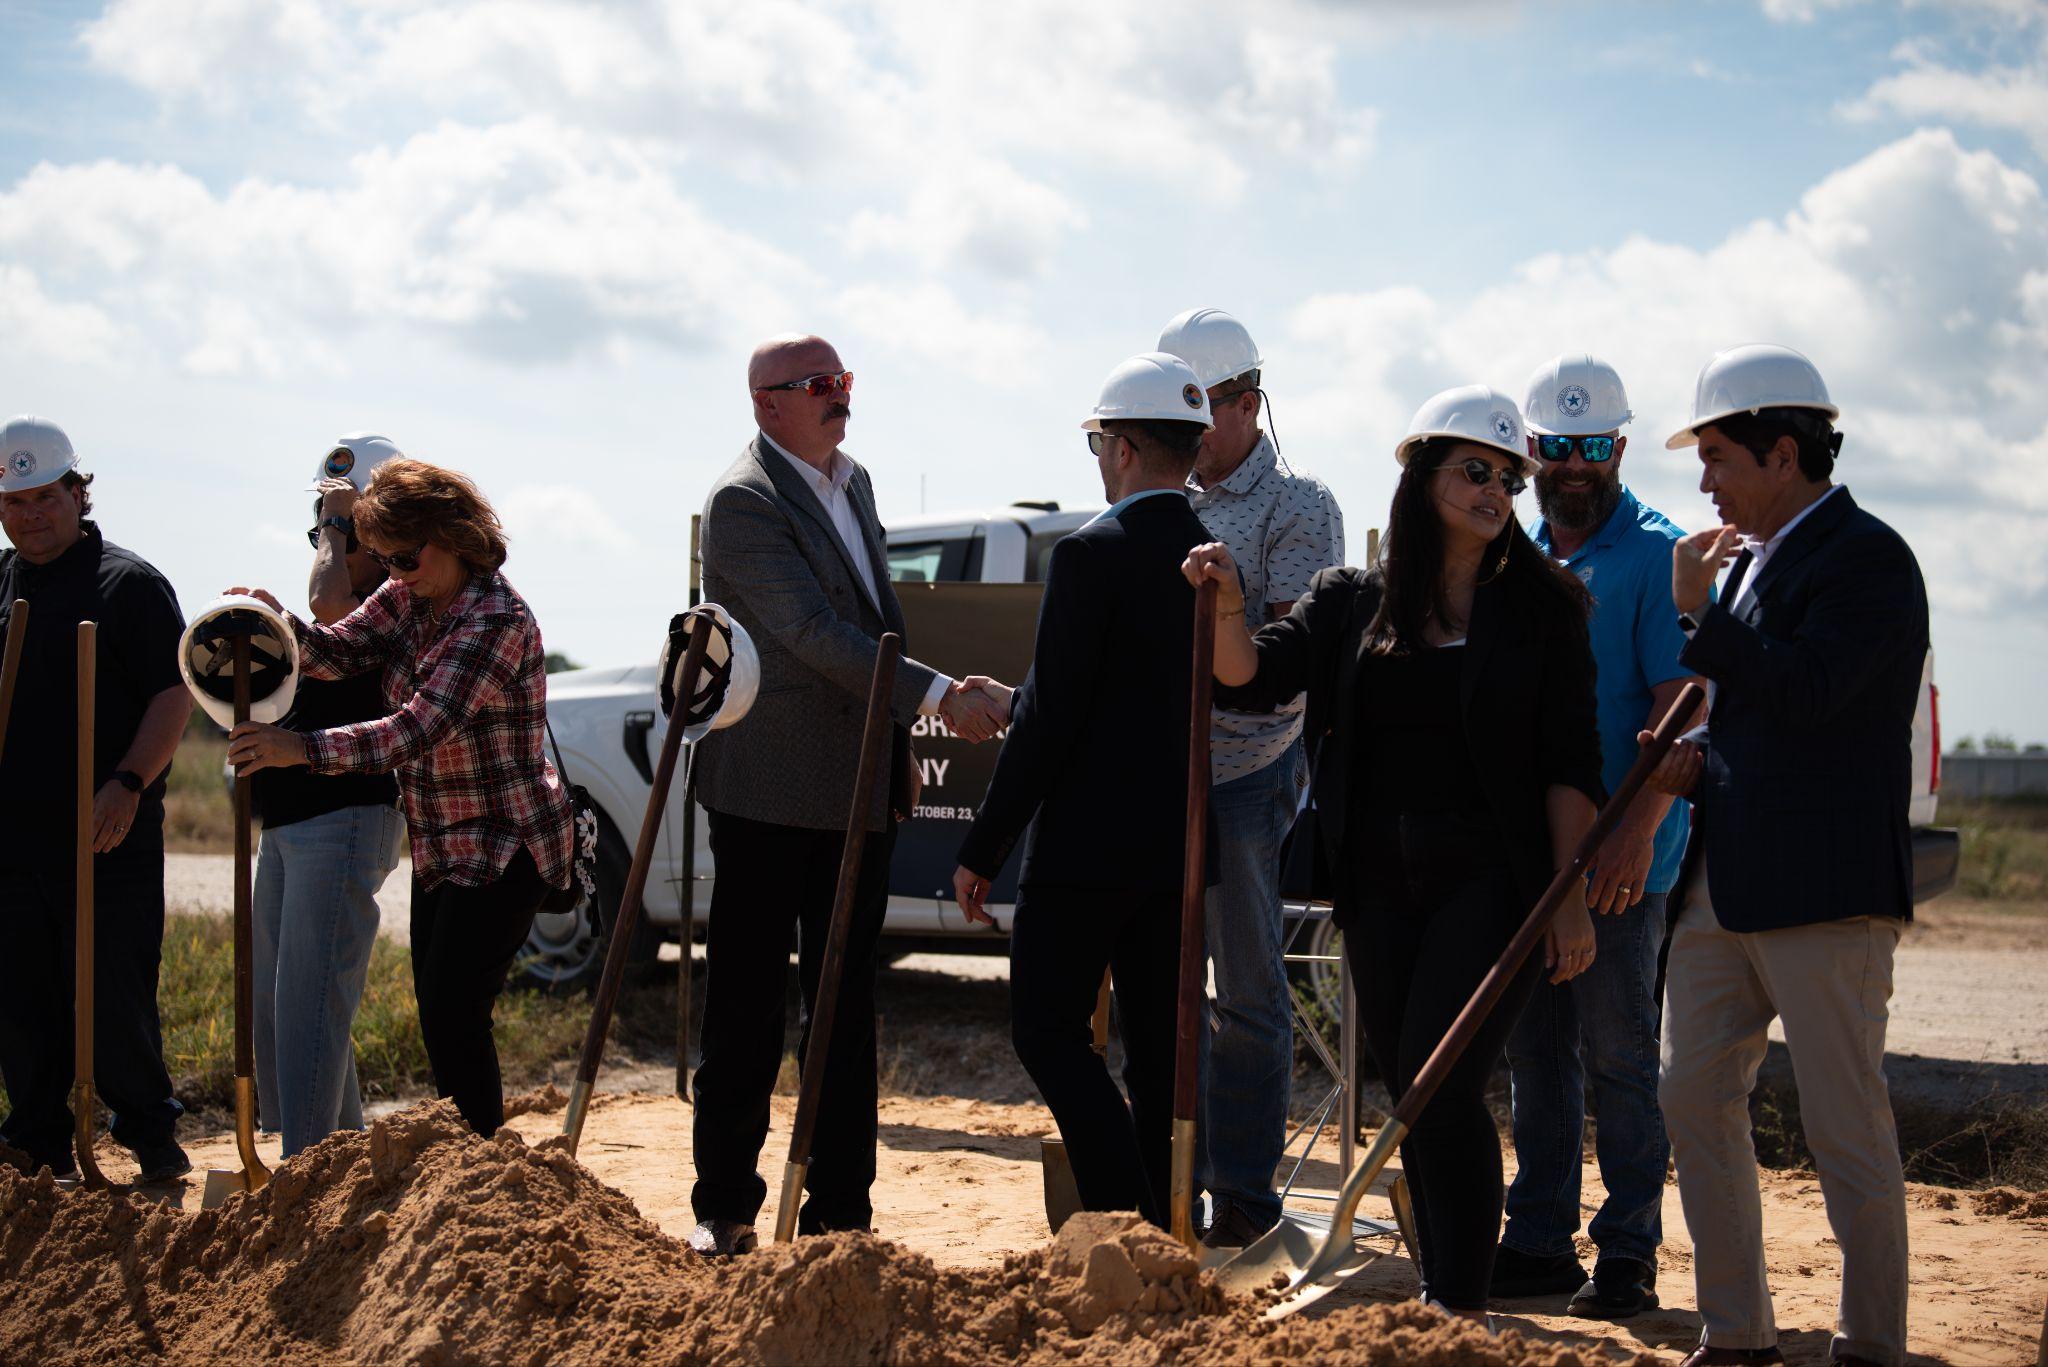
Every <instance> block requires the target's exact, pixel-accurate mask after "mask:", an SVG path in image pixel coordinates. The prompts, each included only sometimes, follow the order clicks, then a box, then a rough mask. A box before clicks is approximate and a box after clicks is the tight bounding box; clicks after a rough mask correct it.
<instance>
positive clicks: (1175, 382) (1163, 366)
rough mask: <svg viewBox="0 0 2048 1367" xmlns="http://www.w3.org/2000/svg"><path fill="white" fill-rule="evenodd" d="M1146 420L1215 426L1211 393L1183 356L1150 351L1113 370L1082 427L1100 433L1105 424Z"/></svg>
mask: <svg viewBox="0 0 2048 1367" xmlns="http://www.w3.org/2000/svg"><path fill="white" fill-rule="evenodd" d="M1146 420H1152V421H1166V422H1198V423H1200V424H1201V425H1202V426H1204V427H1214V426H1215V425H1216V420H1215V419H1214V418H1213V417H1211V416H1210V415H1209V393H1208V391H1207V390H1205V389H1203V388H1202V385H1201V382H1200V381H1199V380H1197V379H1196V378H1195V372H1194V371H1193V370H1192V369H1190V368H1189V366H1188V363H1187V362H1186V361H1183V360H1182V359H1181V358H1180V357H1178V356H1171V355H1168V354H1167V353H1166V352H1163V351H1147V352H1142V353H1140V354H1139V355H1136V356H1133V357H1131V359H1130V360H1128V361H1125V362H1124V363H1123V364H1122V365H1120V366H1118V367H1117V368H1116V369H1115V370H1112V371H1110V372H1109V378H1108V379H1106V380H1104V381H1103V382H1102V395H1101V397H1100V398H1098V399H1096V400H1095V411H1094V412H1092V413H1090V414H1089V415H1088V418H1087V421H1085V422H1083V423H1082V424H1081V426H1082V427H1084V428H1086V429H1087V430H1088V431H1090V432H1100V431H1101V430H1102V424H1104V423H1106V422H1139V421H1146Z"/></svg>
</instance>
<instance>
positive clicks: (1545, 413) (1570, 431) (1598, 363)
mask: <svg viewBox="0 0 2048 1367" xmlns="http://www.w3.org/2000/svg"><path fill="white" fill-rule="evenodd" d="M1634 416H1635V413H1634V412H1633V411H1632V410H1631V409H1630V408H1629V406H1628V391H1627V390H1625V389H1623V388H1622V387H1621V376H1619V375H1617V374H1616V373H1615V371H1614V367H1613V366H1611V365H1609V364H1607V362H1605V361H1603V360H1601V359H1600V358H1599V357H1598V356H1588V355H1586V354H1585V353H1584V352H1577V353H1573V354H1567V355H1564V356H1554V357H1552V358H1551V359H1550V360H1548V361H1545V362H1544V363H1543V364H1542V365H1540V366H1538V367H1536V373H1535V374H1534V375H1531V376H1530V377H1529V397H1528V398H1527V399H1525V400H1523V401H1522V420H1523V421H1524V422H1526V423H1527V424H1528V425H1529V431H1530V432H1531V433H1533V434H1534V435H1536V436H1539V437H1593V436H1598V435H1599V434H1600V433H1602V432H1612V431H1613V430H1614V429H1615V428H1617V427H1619V426H1621V425H1622V424H1623V423H1625V422H1627V421H1628V420H1629V419H1630V418H1633V417H1634Z"/></svg>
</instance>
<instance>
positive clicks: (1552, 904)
mask: <svg viewBox="0 0 2048 1367" xmlns="http://www.w3.org/2000/svg"><path fill="white" fill-rule="evenodd" d="M1705 697H1706V694H1705V692H1704V691H1703V690H1702V689H1701V688H1700V686H1699V685H1698V684H1691V683H1689V684H1687V685H1686V686H1685V687H1684V688H1683V689H1682V690H1680V692H1679V695H1678V701H1676V702H1674V703H1673V704H1672V705H1671V710H1670V711H1669V712H1666V713H1665V714H1664V719H1663V721H1661V722H1659V723H1658V725H1657V731H1656V734H1655V735H1654V736H1653V737H1652V738H1651V740H1650V743H1649V744H1648V745H1646V746H1644V747H1643V750H1642V753H1641V754H1639V755H1637V756H1636V761H1635V763H1634V764H1633V765H1632V766H1630V768H1629V771H1628V776H1627V777H1626V778H1624V779H1622V781H1621V785H1620V786H1619V787H1618V788H1616V789H1615V790H1614V795H1613V797H1612V798H1610V799H1609V800H1608V803H1607V805H1606V806H1605V807H1603V808H1601V809H1600V814H1599V815H1598V816H1596V817H1595V818H1594V819H1593V824H1592V826H1591V827H1589V828H1588V829H1587V831H1586V834H1585V835H1584V836H1583V837H1582V838H1581V839H1580V841H1579V844H1578V848H1577V849H1576V850H1574V851H1573V852H1572V857H1571V860H1570V862H1569V863H1567V864H1566V865H1565V866H1564V867H1563V868H1561V869H1559V870H1558V871H1557V875H1556V876H1555V877H1554V878H1552V879H1551V880H1550V887H1549V888H1548V889H1547V890H1546V891H1545V892H1544V894H1543V897H1542V899H1541V900H1539V901H1538V902H1537V903H1536V906H1535V909H1534V910H1532V911H1531V912H1530V913H1529V916H1528V919H1527V920H1525V921H1523V922H1522V928H1521V929H1520V930H1518V931H1516V932H1515V938H1514V939H1512V940H1510V941H1509V942H1508V947H1507V948H1506V949H1504V950H1502V951H1501V955H1500V958H1499V959H1498V960H1496V961H1495V963H1494V965H1493V967H1492V969H1491V970H1489V971H1488V972H1487V975H1486V977H1485V979H1484V980H1483V981H1482V982H1481V983H1480V984H1479V988H1478V990H1477V991H1475V992H1474V993H1473V994H1472V998H1471V1000H1470V1001H1468V1002H1466V1003H1465V1009H1464V1010H1463V1011H1460V1012H1459V1013H1458V1018H1457V1019H1456V1020H1455V1021H1453V1022H1452V1023H1451V1028H1450V1029H1449V1030H1448V1031H1446V1032H1445V1034H1444V1037H1443V1038H1442V1039H1441V1040H1439V1041H1438V1042H1437V1046H1436V1048H1435V1050H1434V1051H1432V1052H1431V1054H1430V1056H1429V1060H1428V1062H1426V1063H1424V1064H1423V1065H1422V1071H1421V1072H1420V1073H1418V1074H1416V1077H1415V1082H1414V1084H1413V1085H1412V1086H1410V1087H1409V1088H1408V1090H1407V1091H1406V1092H1404V1093H1403V1094H1402V1096H1401V1100H1400V1103H1399V1104H1398V1105H1396V1106H1395V1107H1394V1113H1393V1114H1392V1115H1391V1116H1389V1117H1388V1118H1387V1123H1386V1125H1385V1126H1384V1127H1383V1128H1382V1129H1381V1130H1380V1132H1379V1133H1378V1134H1377V1135H1375V1136H1374V1137H1373V1141H1372V1146H1371V1147H1370V1148H1368V1149H1367V1150H1366V1153H1365V1157H1364V1158H1363V1159H1361V1160H1360V1161H1359V1164H1358V1166H1357V1167H1356V1168H1354V1169H1352V1171H1351V1175H1350V1176H1349V1177H1347V1178H1346V1179H1345V1180H1344V1188H1343V1190H1342V1191H1341V1192H1340V1193H1338V1197H1337V1207H1336V1210H1335V1211H1334V1212H1333V1213H1332V1216H1331V1219H1330V1228H1329V1231H1328V1232H1327V1233H1326V1234H1324V1235H1323V1236H1322V1238H1321V1239H1320V1240H1317V1239H1316V1238H1315V1236H1314V1235H1312V1234H1310V1233H1309V1232H1308V1231H1306V1230H1304V1229H1303V1228H1301V1227H1300V1226H1299V1225H1297V1224H1295V1223H1294V1222H1292V1221H1290V1220H1286V1219H1282V1220H1281V1222H1280V1223H1279V1224H1278V1225H1276V1226H1274V1227H1273V1228H1272V1229H1271V1230H1269V1231H1267V1232H1266V1233H1265V1234H1263V1235H1261V1236H1260V1237H1259V1238H1258V1239H1256V1240H1254V1241H1253V1242H1252V1243H1250V1244H1248V1245H1246V1247H1245V1249H1244V1251H1243V1252H1241V1253H1239V1254H1238V1255H1237V1256H1236V1257H1234V1258H1232V1259H1230V1260H1229V1261H1228V1262H1226V1263H1223V1264H1222V1265H1221V1266H1219V1267H1218V1268H1217V1269H1216V1279H1217V1280H1218V1281H1219V1282H1221V1283H1222V1284H1223V1285H1224V1286H1225V1287H1226V1288H1228V1289H1229V1290H1232V1291H1236V1292H1239V1293H1241V1294H1245V1295H1258V1294H1261V1293H1263V1292H1265V1291H1268V1290H1270V1289H1271V1288H1272V1287H1273V1285H1274V1279H1275V1278H1276V1277H1279V1278H1283V1279H1284V1280H1285V1283H1286V1291H1285V1294H1284V1295H1283V1296H1282V1297H1281V1299H1280V1300H1278V1301H1277V1302H1275V1303H1274V1304H1273V1305H1272V1306H1271V1307H1270V1308H1269V1309H1268V1310H1267V1311H1266V1318H1268V1319H1280V1318H1282V1317H1284V1316H1287V1315H1291V1314H1293V1313H1294V1312H1295V1311H1297V1310H1300V1309H1301V1308H1302V1307H1304V1306H1307V1305H1310V1304H1312V1303H1314V1302H1315V1301H1318V1300H1320V1299H1322V1298H1323V1297H1324V1296H1326V1295H1328V1294H1329V1293H1330V1292H1332V1291H1334V1290H1336V1289H1337V1288H1338V1287H1339V1286H1342V1285H1343V1284H1344V1283H1345V1282H1346V1281H1348V1280H1349V1279H1350V1278H1351V1277H1353V1276H1356V1275H1357V1274H1358V1272H1359V1271H1360V1270H1361V1269H1362V1268H1364V1266H1365V1265H1366V1263H1368V1262H1370V1261H1371V1259H1372V1256H1373V1255H1372V1254H1371V1253H1370V1252H1367V1251H1364V1250H1361V1249H1360V1248H1359V1247H1358V1244H1357V1241H1356V1240H1355V1239H1354V1238H1353V1235H1352V1217H1353V1216H1354V1215H1355V1214H1356V1213H1357V1211H1358V1203H1359V1202H1360V1201H1361V1200H1363V1199H1364V1197H1365V1193H1366V1189H1367V1188H1368V1187H1369V1186H1371V1185H1372V1182H1373V1179H1374V1178H1375V1177H1377V1176H1378V1175H1379V1174H1380V1171H1381V1170H1382V1169H1383V1168H1385V1167H1386V1166H1387V1163H1388V1162H1389V1161H1390V1160H1391V1159H1392V1158H1393V1156H1394V1152H1395V1150H1397V1149H1399V1148H1400V1146H1401V1141H1402V1140H1403V1139H1405V1138H1407V1136H1408V1132H1409V1130H1410V1129H1412V1128H1413V1127H1414V1125H1415V1121H1416V1117H1418V1116H1419V1115H1421V1113H1422V1109H1423V1108H1424V1107H1425V1106H1427V1105H1428V1104H1429V1100H1430V1098H1431V1097H1432V1096H1434V1095H1435V1094H1436V1089H1437V1088H1438V1087H1439V1086H1440V1085H1442V1083H1443V1080H1444V1075H1445V1074H1446V1073H1448V1072H1450V1070H1451V1067H1452V1065H1454V1064H1455V1063H1457V1061H1458V1057H1459V1055H1461V1054H1463V1053H1464V1052H1465V1048H1466V1046H1467V1045H1469V1044H1470V1043H1471V1042H1472V1036H1473V1035H1474V1034H1476V1033H1477V1032H1478V1030H1479V1027H1480V1025H1481V1024H1482V1023H1483V1022H1484V1021H1485V1020H1486V1017H1487V1016H1488V1015H1489V1014H1491V1013H1492V1011H1493V1008H1494V1006H1495V1004H1496V1003H1498V1002H1499V1001H1500V998H1501V995H1502V994H1503V993H1505V992H1506V991H1507V989H1508V984H1509V982H1510V981H1511V980H1512V979H1513V978H1514V976H1515V973H1516V972H1517V971H1518V970H1519V969H1520V968H1521V966H1522V963H1523V961H1524V960H1526V959H1527V958H1528V957H1529V955H1530V953H1531V952H1532V951H1533V950H1534V949H1535V948H1536V942H1537V941H1538V940H1540V939H1542V938H1543V932H1544V931H1546V930H1547V929H1549V927H1550V921H1551V918H1552V917H1553V916H1554V915H1556V914H1557V909H1558V907H1560V906H1562V905H1563V903H1564V899H1565V897H1566V895H1567V894H1568V893H1569V892H1570V890H1571V887H1572V884H1573V882H1574V881H1575V880H1577V879H1579V878H1582V877H1583V876H1584V875H1585V871H1586V865H1587V864H1588V863H1589V862H1591V860H1592V858H1593V855H1594V854H1595V853H1596V852H1597V851H1598V850H1599V848H1600V845H1601V842H1603V841H1604V840H1606V838H1607V834H1608V832H1609V831H1611V830H1613V829H1614V827H1615V826H1616V825H1617V824H1618V823H1619V822H1620V820H1621V818H1622V816H1623V815H1624V814H1626V813H1627V811H1628V808H1629V806H1630V804H1631V803H1632V802H1634V800H1635V797H1636V794H1637V792H1639V791H1640V790H1641V789H1642V786H1643V784H1644V783H1645V782H1646V781H1648V779H1649V777H1650V774H1651V773H1652V772H1653V771H1654V770H1655V769H1656V767H1657V765H1658V764H1659V763H1660V762H1662V760H1663V759H1664V756H1665V755H1666V754H1667V753H1668V752H1669V751H1670V749H1671V746H1672V744H1673V743H1674V742H1675V741H1677V739H1678V736H1679V733H1680V732H1681V731H1682V730H1683V729H1684V728H1685V726H1686V725H1687V724H1688V723H1689V722H1690V721H1691V719H1692V717H1693V714H1694V713H1695V712H1696V711H1698V709H1699V705H1700V703H1701V701H1702V700H1703V699H1704V698H1705Z"/></svg>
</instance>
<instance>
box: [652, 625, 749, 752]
mask: <svg viewBox="0 0 2048 1367" xmlns="http://www.w3.org/2000/svg"><path fill="white" fill-rule="evenodd" d="M700 616H702V617H708V618H709V619H710V620H711V637H710V639H709V640H707V641H706V642H705V643H704V663H703V665H702V666H701V667H699V669H698V671H697V679H696V683H695V685H694V686H693V687H690V688H689V696H688V698H687V699H686V701H685V704H684V709H683V739H684V740H687V741H700V740H702V739H704V737H706V736H708V735H710V734H711V733H712V732H713V731H723V730H724V729H725V728H726V727H728V726H731V725H733V724H734V723H736V722H738V721H739V720H740V719H741V718H742V717H744V716H746V715H747V711H748V709H750V708H751V707H753V705H754V696H755V695H756V694H758V693H759V692H760V691H761V654H760V652H759V651H757V650H756V649H755V648H754V638H753V637H751V636H749V635H747V629H746V628H745V627H743V626H741V625H740V624H739V623H738V622H735V621H734V620H733V617H732V614H731V613H729V612H727V611H726V610H725V609H724V608H722V607H720V606H719V605H718V604H716V603H700V604H698V605H697V606H696V607H694V608H691V609H690V610H689V611H688V612H679V613H677V614H676V615H675V616H674V617H672V618H670V619H669V624H668V636H667V637H666V638H665V639H664V640H663V641H662V643H661V663H660V665H659V666H658V667H657V672H656V677H657V678H658V679H659V680H660V695H661V714H662V715H663V716H665V717H670V718H673V717H674V715H675V710H676V696H677V694H679V693H681V692H682V691H683V690H684V688H685V687H686V686H687V684H686V681H685V680H683V679H682V678H680V677H679V676H680V675H681V674H682V670H683V654H684V652H685V651H687V650H688V649H689V648H690V628H691V627H693V626H694V625H695V624H696V619H697V618H698V617H700Z"/></svg>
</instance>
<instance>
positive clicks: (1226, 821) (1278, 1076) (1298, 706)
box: [1159, 309, 1344, 1248]
mask: <svg viewBox="0 0 2048 1367" xmlns="http://www.w3.org/2000/svg"><path fill="white" fill-rule="evenodd" d="M1159 350H1161V351H1164V352H1169V353H1171V354H1173V355H1175V356H1179V357H1180V358H1181V359H1182V360H1184V361H1186V362H1187V363H1188V364H1189V365H1190V366H1192V367H1193V368H1194V371H1195V375H1196V378H1197V379H1199V380H1200V382H1201V384H1202V385H1203V387H1204V388H1206V389H1207V390H1208V391H1209V405H1210V409H1211V411H1212V413H1213V414H1214V416H1215V422H1216V425H1215V427H1214V428H1213V429H1211V431H1210V432H1209V433H1208V435H1206V436H1205V437H1203V438H1202V449H1201V454H1200V455H1199V456H1197V457H1196V460H1195V469H1194V473H1193V474H1192V475H1190V476H1189V478H1188V497H1189V499H1190V500H1191V501H1192V502H1193V504H1194V508H1195V513H1196V515H1197V516H1199V517H1200V518H1201V519H1202V523H1203V525H1205V526H1206V527H1208V529H1209V532H1210V534H1211V535H1212V536H1214V537H1215V538H1216V539H1217V540H1218V541H1221V542H1223V544H1225V545H1226V546H1228V547H1230V554H1231V556H1232V557H1233V558H1234V559H1235V560H1236V561H1237V564H1238V567H1239V569H1240V571H1241V572H1242V573H1243V575H1244V581H1245V584H1244V597H1245V626H1246V627H1248V628H1250V629H1252V630H1257V629H1258V627H1259V626H1260V625H1262V624H1263V623H1265V622H1268V621H1271V620H1273V619H1274V618H1277V617H1282V616H1285V615H1286V613H1287V611H1288V609H1290V608H1291V607H1293V606H1294V600H1295V599H1296V598H1299V597H1300V596H1301V594H1302V592H1303V591H1304V590H1306V589H1307V588H1308V581H1309V579H1310V578H1311V577H1312V576H1313V575H1314V574H1315V572H1316V571H1317V570H1320V569H1323V568H1325V567H1327V566H1330V565H1341V564H1343V563H1344V515H1343V513H1342V512H1341V511H1340V510H1339V509H1338V507H1337V500H1336V499H1335V498H1333V497H1332V496H1331V494H1330V491H1329V489H1328V488H1327V487H1326V486H1325V485H1324V484H1323V482H1322V481H1321V480H1319V479H1317V478H1315V477H1314V476H1313V475H1306V474H1302V473H1300V472H1298V471H1296V470H1294V469H1292V468H1291V467H1289V466H1287V465H1285V464H1283V463H1282V462H1281V460H1280V450H1279V447H1277V446H1276V445H1275V444H1274V442H1273V439H1272V437H1271V436H1269V435H1268V434H1267V433H1266V432H1264V431H1263V430H1261V428H1260V426H1259V418H1260V414H1261V412H1262V411H1263V409H1264V406H1265V404H1264V400H1265V391H1264V390H1263V389H1261V388H1260V384H1259V375H1260V367H1261V365H1262V361H1261V359H1260V356H1259V350H1258V347H1256V346H1255V345H1253V343H1252V339H1251V335H1250V334H1249V333H1248V332H1246V331H1245V328H1244V325H1243V324H1242V323H1240V322H1238V321H1237V319H1235V318H1233V317H1231V316H1230V315H1229V314H1227V313H1225V312H1223V311H1222V310H1221V309H1193V310H1190V311H1189V312H1187V313H1183V314H1181V315H1180V316H1179V317H1177V318H1175V319H1174V320H1173V321H1172V322H1170V323H1168V324H1167V325H1166V330H1165V331H1164V332H1162V333H1160V335H1159ZM1304 706H1305V703H1304V700H1303V699H1301V698H1296V699H1295V700H1294V701H1293V702H1291V703H1289V704H1288V705H1287V706H1285V707H1283V708H1281V709H1280V710H1279V711H1277V712H1274V713H1271V714H1265V715H1253V714H1251V713H1244V712H1231V711H1226V710H1225V709H1223V708H1217V709H1216V711H1215V714H1214V728H1213V730H1212V731H1211V734H1210V781H1211V783H1212V785H1213V786H1212V788H1211V790H1210V796H1209V809H1210V811H1211V813H1213V815H1214V819H1215V831H1216V838H1217V841H1218V845H1219V848H1218V849H1217V851H1216V854H1217V861H1218V864H1219V866H1220V872H1221V874H1222V882H1221V883H1220V884H1219V885H1217V886H1215V887H1212V888H1210V889H1209V898H1208V917H1207V930H1206V934H1207V937H1208V945H1209V959H1210V963H1211V966H1212V968H1213V970H1214V973H1215V983H1216V1003H1215V1009H1214V1011H1213V1013H1212V1014H1211V1017H1210V1021H1211V1028H1210V1030H1209V1031H1207V1032H1205V1033H1204V1034H1203V1036H1202V1043H1203V1046H1204V1051H1205V1058H1204V1062H1203V1068H1202V1083H1203V1089H1202V1090H1203V1095H1202V1115H1201V1123H1200V1124H1199V1125H1198V1126H1197V1133H1198V1134H1199V1135H1200V1136H1201V1144H1202V1150H1203V1158H1202V1162H1201V1170H1202V1171H1201V1180H1202V1183H1203V1185H1204V1186H1205V1187H1206V1188H1207V1189H1208V1192H1209V1199H1210V1212H1209V1231H1208V1234H1207V1235H1206V1236H1205V1238H1204V1240H1203V1242H1204V1243H1206V1244H1208V1245H1209V1246H1210V1247H1212V1248H1237V1247H1242V1246H1243V1245H1245V1244H1248V1243H1250V1242H1251V1241H1252V1240H1253V1239H1256V1238H1257V1237H1258V1236H1259V1235H1261V1234H1263V1233H1265V1232H1266V1231H1267V1230H1268V1229H1271V1228H1272V1227H1273V1226H1274V1225H1275V1224H1277V1223H1278V1222H1279V1219H1280V1197H1279V1195H1278V1194H1277V1193H1276V1192H1275V1191H1274V1190H1273V1172H1274V1169H1275V1168H1277V1167H1278V1166H1279V1163H1280V1154H1281V1150H1282V1149H1283V1148H1284V1147H1285V1145H1286V1141H1287V1093H1288V1083H1289V1080H1290V1077H1291V1075H1292V1073H1293V1071H1294V1036H1293V1031H1292V1027H1291V1024H1290V1021H1289V1017H1288V1009H1287V1008H1288V998H1287V965H1286V963H1285V962H1284V958H1283V948H1284V937H1283V930H1282V925H1281V910H1280V846H1281V842H1282V841H1284V840H1285V839H1286V836H1287V832H1288V830H1289V828H1291V827H1292V826H1293V824H1294V816H1295V813H1296V812H1297V811H1298V810H1299V809H1300V806H1301V799H1302V794H1303V792H1304V791H1305V789H1306V788H1307V786H1308V762H1307V757H1306V756H1305V755H1304V754H1303V747H1302V741H1301V722H1302V709H1303V707H1304Z"/></svg>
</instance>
